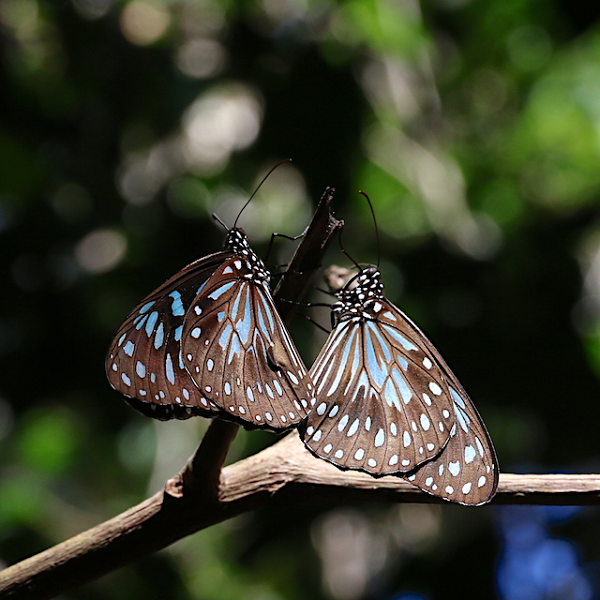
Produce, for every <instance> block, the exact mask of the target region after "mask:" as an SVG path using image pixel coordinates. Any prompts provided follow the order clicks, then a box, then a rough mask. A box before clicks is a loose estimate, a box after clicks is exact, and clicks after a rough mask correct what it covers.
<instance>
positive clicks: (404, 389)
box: [392, 367, 413, 402]
mask: <svg viewBox="0 0 600 600" xmlns="http://www.w3.org/2000/svg"><path fill="white" fill-rule="evenodd" d="M392 379H393V380H394V383H395V384H396V387H397V388H398V389H399V390H400V395H401V396H402V400H404V402H408V401H409V400H410V399H411V398H412V395H413V393H412V390H411V389H410V388H409V387H408V384H407V383H406V379H404V377H402V374H401V373H400V371H398V369H396V367H394V368H393V369H392Z"/></svg>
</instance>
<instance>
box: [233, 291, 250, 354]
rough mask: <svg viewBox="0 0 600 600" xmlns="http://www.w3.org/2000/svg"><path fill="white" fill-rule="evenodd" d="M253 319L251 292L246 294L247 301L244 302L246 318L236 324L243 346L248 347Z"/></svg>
mask: <svg viewBox="0 0 600 600" xmlns="http://www.w3.org/2000/svg"><path fill="white" fill-rule="evenodd" d="M251 323H252V318H251V315H250V293H249V290H248V291H247V293H246V301H245V302H244V316H243V318H242V319H241V320H239V321H238V322H237V323H236V324H235V329H236V331H237V332H238V335H239V336H240V339H241V341H242V344H244V345H246V343H247V342H248V338H249V337H250V325H251Z"/></svg>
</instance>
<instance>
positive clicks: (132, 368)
mask: <svg viewBox="0 0 600 600" xmlns="http://www.w3.org/2000/svg"><path fill="white" fill-rule="evenodd" d="M269 284H270V274H269V272H268V270H267V269H266V267H265V265H264V263H263V262H262V260H261V259H260V258H259V257H258V256H257V255H256V253H255V252H254V251H253V250H252V248H251V247H250V244H249V243H248V239H247V236H246V234H245V233H244V231H243V230H242V229H241V228H239V227H232V228H231V229H229V230H228V232H227V235H226V238H225V243H224V250H223V251H221V252H217V253H215V254H211V255H210V256H206V257H204V258H201V259H199V260H197V261H195V262H193V263H191V264H190V265H188V266H187V267H185V268H184V269H182V270H181V271H180V272H179V273H177V274H176V275H175V276H173V277H171V279H169V280H168V281H167V282H165V283H164V284H163V285H161V286H160V287H159V288H158V289H156V290H155V291H154V292H152V293H151V294H150V295H149V296H147V297H146V298H144V300H142V302H140V304H139V305H138V306H137V307H136V308H135V309H134V310H133V311H132V312H131V313H130V314H129V316H128V317H127V318H126V319H125V321H124V322H123V324H122V325H121V327H120V328H119V330H118V332H117V334H116V336H115V338H114V340H113V342H112V344H111V346H110V349H109V351H108V355H107V359H106V373H107V376H108V380H109V382H110V384H111V386H112V387H113V388H114V389H115V390H117V391H119V392H121V393H122V394H123V395H124V396H125V398H126V399H127V402H128V403H129V404H130V405H131V406H133V407H134V408H136V409H137V410H139V411H140V412H141V413H143V414H145V415H147V416H151V417H154V418H156V419H160V420H167V419H173V418H175V419H187V418H189V417H191V416H194V415H200V416H205V417H214V416H217V417H223V418H226V419H228V420H233V421H236V422H239V423H240V424H242V425H243V426H244V427H246V428H248V429H254V428H265V429H271V430H274V431H278V430H283V429H287V428H289V427H292V426H294V425H296V424H297V423H299V422H300V421H301V420H302V419H303V418H304V417H306V415H307V414H308V412H309V410H310V407H311V406H314V404H315V397H314V393H313V391H314V390H313V385H312V383H311V381H310V378H309V377H308V373H307V369H306V367H305V366H304V363H303V362H302V359H301V358H300V356H299V354H298V351H297V350H296V348H295V346H294V343H293V342H292V340H291V338H290V335H289V333H288V331H287V329H286V327H285V325H284V324H283V321H282V320H281V317H280V316H279V314H278V312H277V309H276V307H275V303H274V301H273V297H272V296H271V292H270V288H269Z"/></svg>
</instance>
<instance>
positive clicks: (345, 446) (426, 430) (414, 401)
mask: <svg viewBox="0 0 600 600" xmlns="http://www.w3.org/2000/svg"><path fill="white" fill-rule="evenodd" d="M363 315H365V316H366V318H365V317H364V316H363V317H354V318H351V319H347V320H343V321H341V322H340V323H338V325H337V326H336V327H335V328H334V330H333V332H332V333H331V335H330V337H329V339H328V340H327V342H326V343H325V346H324V348H323V350H322V351H321V353H320V354H319V356H318V357H317V359H316V361H315V363H314V365H313V367H312V368H311V371H310V374H311V378H312V380H313V382H314V385H315V390H316V395H317V397H318V399H319V401H318V403H317V406H316V408H315V409H314V410H313V411H312V412H311V414H310V415H309V418H308V419H307V422H306V424H305V425H304V426H303V427H302V428H301V436H302V438H303V440H304V443H305V444H306V446H307V447H308V449H309V450H310V451H311V452H313V453H314V454H316V455H317V456H319V457H321V458H324V459H325V460H328V461H329V462H332V463H333V464H335V465H336V466H338V467H340V468H342V469H356V470H360V471H365V472H367V473H369V474H370V475H373V476H375V477H381V476H384V475H390V474H396V473H409V472H410V471H413V470H414V469H415V468H417V467H418V466H419V465H422V464H424V463H426V462H427V461H430V460H432V459H434V458H435V457H436V456H437V455H439V454H440V452H442V450H443V449H444V447H445V445H446V443H447V442H448V440H449V436H450V431H451V429H452V427H453V425H454V423H455V420H456V418H455V416H454V412H453V403H452V399H451V394H450V390H449V389H448V386H447V384H446V383H445V380H444V377H443V374H442V372H441V370H440V369H439V368H438V367H437V364H436V363H437V360H436V357H435V355H434V354H432V352H431V351H430V349H429V347H428V345H427V344H425V343H424V342H423V341H422V339H421V337H420V336H422V333H421V332H419V330H418V329H416V327H415V326H414V325H413V324H412V323H411V322H410V321H409V320H408V319H407V318H406V317H405V316H404V314H403V313H402V312H400V311H399V310H398V309H397V308H396V307H394V306H393V305H391V304H389V303H387V302H384V301H383V300H382V301H379V302H375V303H371V304H370V305H368V306H366V307H365V308H364V310H363Z"/></svg>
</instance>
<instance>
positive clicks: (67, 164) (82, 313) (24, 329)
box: [0, 0, 600, 600]
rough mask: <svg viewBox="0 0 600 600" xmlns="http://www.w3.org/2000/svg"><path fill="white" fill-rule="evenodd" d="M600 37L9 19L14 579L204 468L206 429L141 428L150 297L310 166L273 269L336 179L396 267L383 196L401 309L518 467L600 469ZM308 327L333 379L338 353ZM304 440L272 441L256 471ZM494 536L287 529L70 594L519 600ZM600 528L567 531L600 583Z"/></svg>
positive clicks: (380, 527)
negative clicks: (116, 369)
mask: <svg viewBox="0 0 600 600" xmlns="http://www.w3.org/2000/svg"><path fill="white" fill-rule="evenodd" d="M599 17H600V9H598V8H597V7H595V5H593V4H586V3H567V2H564V1H559V0H544V1H542V0H512V1H511V2H506V1H504V2H503V1H501V0H483V1H480V2H474V1H473V0H434V1H432V2H422V3H419V2H418V1H417V0H403V1H394V0H347V1H343V0H264V1H262V2H250V1H243V0H230V1H229V2H219V1H217V0H178V1H174V0H173V1H169V0H131V1H125V0H121V1H110V0H72V1H68V0H60V1H59V0H55V1H42V0H3V2H2V3H0V44H1V45H0V57H1V61H2V62H1V65H0V253H1V254H0V256H1V257H2V260H1V261H0V281H1V282H2V291H3V293H2V295H1V296H0V373H1V374H2V377H1V378H0V450H1V451H2V452H1V454H0V456H1V458H0V478H1V479H0V560H1V561H3V562H4V563H5V564H10V563H12V562H15V561H18V560H20V559H22V558H25V557H27V556H29V555H31V554H32V553H35V552H38V551H40V550H43V549H45V548H46V547H48V546H50V545H52V544H55V543H57V542H60V541H62V540H64V539H66V538H68V537H69V536H72V535H74V534H76V533H78V532H80V531H82V530H84V529H85V528H87V527H91V526H93V525H95V524H97V523H98V522H100V521H102V520H103V519H106V518H109V517H111V516H113V515H114V514H116V513H117V512H119V511H121V510H124V509H126V508H128V507H129V506H131V505H132V504H134V503H136V502H138V501H140V500H142V499H143V498H144V497H145V496H146V495H147V494H149V493H151V492H154V491H156V490H158V489H160V487H161V486H162V483H163V482H164V480H165V479H166V478H168V477H169V476H170V475H172V474H173V473H174V472H176V471H177V470H178V469H179V468H180V467H181V465H183V464H184V462H185V460H186V459H187V457H188V456H189V454H191V452H192V451H193V450H194V448H195V446H196V445H197V443H198V441H199V439H200V437H201V435H202V432H203V431H204V428H205V423H203V422H202V420H201V419H196V420H192V422H176V423H153V422H150V421H149V420H147V419H144V418H143V417H142V416H140V415H137V414H136V413H134V412H133V411H131V410H130V409H128V408H127V407H126V405H125V403H124V402H122V400H121V399H120V398H119V397H118V395H117V394H116V393H114V392H113V391H112V390H110V388H109V386H108V384H107V382H106V380H105V378H104V372H103V360H104V353H105V350H106V348H107V346H108V344H109V342H110V340H111V338H112V335H113V334H114V332H115V331H116V329H117V327H118V325H119V323H120V322H121V320H122V319H123V318H124V316H125V315H126V314H127V313H128V311H129V310H130V309H131V308H132V307H133V306H134V305H135V303H136V302H137V301H139V300H140V299H141V298H142V297H143V296H144V295H145V294H147V293H148V292H149V291H151V290H152V289H153V288H155V287H156V286H157V285H158V284H160V283H161V282H162V281H163V280H164V279H166V278H167V277H169V276H170V275H172V274H173V273H174V272H176V271H177V270H178V269H180V268H181V267H182V266H183V265H185V264H186V263H188V262H191V260H193V259H195V258H197V257H199V256H202V255H205V254H208V253H211V252H214V251H216V250H217V249H218V248H219V247H220V245H221V241H222V237H223V232H222V231H221V230H220V228H219V227H218V226H216V225H215V224H214V223H213V222H212V221H211V218H210V214H211V212H213V211H215V212H217V213H218V214H219V216H220V217H221V218H222V219H223V220H224V221H225V222H226V223H229V224H231V223H232V222H233V220H234V219H235V216H236V214H237V212H238V211H239V208H240V207H241V205H242V204H243V202H244V201H245V200H246V199H247V198H248V196H249V195H250V194H251V193H252V191H253V190H254V188H255V186H256V184H257V182H258V181H259V180H260V178H261V177H262V176H263V175H264V173H265V172H266V170H267V169H268V168H270V167H271V166H273V165H274V164H275V163H276V162H277V161H279V160H281V159H282V158H286V157H292V158H293V159H294V162H293V164H291V165H286V166H284V167H281V168H280V169H279V170H278V171H276V172H275V173H274V174H273V176H272V177H271V178H270V179H269V180H268V181H267V183H266V184H265V185H264V186H263V188H262V189H261V190H260V192H259V193H258V195H257V197H256V198H255V200H253V202H252V204H251V205H250V206H249V207H248V210H247V211H246V212H245V213H244V215H243V218H242V223H241V224H242V225H243V227H244V228H245V229H246V230H247V231H248V232H249V234H250V238H251V240H252V242H253V244H254V246H255V247H256V248H257V250H259V251H260V250H261V249H263V250H264V247H265V246H266V242H267V241H268V238H269V236H270V234H271V232H272V231H280V232H283V233H287V234H297V233H299V232H300V231H302V230H303V229H304V227H305V226H306V223H307V222H308V220H309V218H310V212H311V207H312V206H313V205H314V203H315V202H316V200H317V199H318V197H319V196H320V194H321V193H322V191H323V189H324V187H325V186H326V185H333V186H335V187H336V188H337V190H338V193H337V197H336V213H337V216H339V217H341V218H344V219H345V220H346V222H347V228H346V231H345V234H344V240H345V245H346V247H347V249H348V251H349V252H350V253H351V254H352V256H354V257H355V258H356V260H359V261H361V262H364V261H369V260H370V261H375V260H377V248H376V244H375V235H374V230H373V224H372V222H371V217H370V212H369V210H368V207H367V206H366V205H365V202H364V199H363V198H362V197H361V196H359V195H358V193H357V191H358V189H364V190H366V191H367V192H368V193H369V195H370V197H371V199H372V201H373V204H374V206H375V211H376V213H377V219H378V223H379V229H380V233H381V237H382V248H381V258H382V268H383V271H384V278H385V279H384V281H386V285H387V290H388V296H389V297H390V298H391V299H392V300H394V301H396V302H397V303H398V304H399V305H400V306H401V307H402V308H403V309H404V310H406V312H407V313H408V314H409V315H411V316H412V317H413V318H414V319H415V320H416V321H417V322H418V323H419V324H420V325H421V326H422V327H423V328H424V329H425V331H427V332H428V334H429V335H430V337H431V338H432V339H433V340H434V341H435V342H436V345H437V346H438V347H439V349H440V350H441V351H442V353H443V354H444V356H445V357H446V358H447V360H448V362H449V363H450V364H451V365H452V366H453V368H454V370H455V371H456V372H457V373H458V375H459V376H460V377H461V380H462V381H463V383H464V384H465V387H466V388H467V389H468V390H469V391H470V393H471V395H472V397H473V398H474V399H475V401H476V403H477V406H478V407H479V408H480V410H481V412H482V414H483V416H484V418H485V420H486V422H487V423H488V425H489V428H490V430H491V433H492V437H493V438H494V440H495V443H496V445H497V449H498V453H499V457H500V461H501V465H502V467H503V469H504V470H506V471H513V470H517V471H521V472H524V471H542V472H545V471H564V470H567V471H576V472H593V471H597V469H598V467H599V464H598V463H599V460H598V449H597V439H598V436H597V424H598V422H599V420H600V402H599V398H600V381H599V379H598V378H599V377H600V350H599V348H600V227H599V224H600V223H599V219H598V209H599V208H600V202H599V200H600V168H599V165H600V23H599ZM291 251H292V247H291V245H290V244H288V243H287V242H280V243H278V245H277V252H278V253H279V256H277V257H276V259H277V260H276V261H275V262H285V260H286V259H287V257H289V255H290V253H291ZM330 259H331V261H332V262H334V261H339V262H343V263H345V259H344V258H343V256H342V255H341V254H340V253H339V251H338V250H334V251H332V253H331V257H330ZM317 297H318V296H317ZM326 312H327V311H324V312H320V313H319V312H318V311H315V314H316V318H318V319H321V320H322V321H323V322H324V323H327V322H328V315H327V314H326ZM302 325H303V324H302V323H300V324H296V327H295V328H294V330H293V332H294V335H295V337H296V339H297V340H298V345H299V347H300V349H301V351H302V353H303V355H304V357H305V359H306V361H307V363H310V361H311V360H312V358H313V357H314V355H315V353H316V351H317V350H318V347H319V345H320V344H321V343H322V341H323V336H322V335H321V333H320V332H318V331H316V330H315V331H311V330H310V329H308V328H306V327H303V326H302ZM274 439H275V438H274V437H273V436H269V435H268V434H264V433H256V432H255V433H245V432H242V433H240V435H239V436H238V439H237V440H236V443H235V445H234V447H233V448H232V451H231V456H230V460H235V459H237V458H240V457H243V456H245V455H248V454H250V453H253V452H256V451H258V450H259V449H260V448H262V447H264V446H265V445H267V444H269V443H271V442H272V441H273V440H274ZM493 514H494V509H492V508H486V509H480V510H468V509H462V508H457V507H450V506H448V507H428V506H383V507H377V508H374V507H371V506H366V507H364V506H363V507H333V506H304V507H293V508H290V509H289V510H288V511H285V510H278V511H271V512H259V513H256V514H251V515H245V516H243V517H240V518H238V519H235V520H234V521H232V522H229V523H224V524H222V525H220V526H218V527H214V528H212V529H210V530H208V531H204V532H201V533H199V534H197V535H194V536H191V537H190V538H188V539H185V540H182V541H180V542H178V543H177V544H175V545H174V546H173V547H172V548H170V549H168V550H166V551H163V552H160V553H158V554H156V555H155V556H152V557H149V558H147V559H145V560H143V561H139V562H138V563H136V564H133V565H131V566H129V567H127V568H125V569H122V570H121V571H119V572H117V573H114V574H111V575H109V576H106V577H104V578H102V579H101V580H99V581H97V582H94V583H93V584H89V585H87V586H84V588H82V589H80V590H75V591H73V592H70V593H68V594H66V595H65V598H73V599H78V598H86V599H96V598H97V599H119V598H127V599H128V600H129V599H135V598H144V600H151V599H153V598H157V599H158V598H166V597H168V598H173V599H182V600H187V599H191V598H206V599H210V600H220V599H226V598H233V597H244V598H252V599H256V600H263V599H265V600H271V599H272V600H278V599H284V598H285V599H295V598H305V597H308V596H310V597H312V598H333V599H335V600H358V599H363V598H364V599H369V598H401V597H402V594H404V593H409V592H412V593H414V594H422V595H423V597H425V598H444V599H445V600H448V599H451V598H455V597H456V598H461V599H466V598H482V597H492V596H493V594H494V591H493V590H494V565H495V562H496V560H497V556H498V552H499V548H498V545H497V542H495V541H494V540H495V538H494V534H493V528H492V517H493ZM595 515H596V513H595V512H583V513H581V514H580V515H579V516H577V517H576V519H575V521H572V522H571V523H570V525H569V529H568V531H566V530H565V531H566V533H565V531H563V533H564V534H565V535H567V534H568V536H569V539H571V540H573V541H574V542H575V543H578V544H579V548H580V551H581V553H582V557H583V558H582V560H584V561H591V560H592V559H593V558H594V545H595V541H594V540H595V539H597V535H598V534H599V533H600V531H598V529H599V526H598V523H597V522H596V520H594V516H595ZM559 530H560V526H558V525H557V531H559ZM594 536H595V537H594ZM432 574H435V576H434V577H433V576H432ZM595 577H597V573H596V574H595ZM594 581H595V580H594ZM595 583H596V584H597V581H595Z"/></svg>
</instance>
